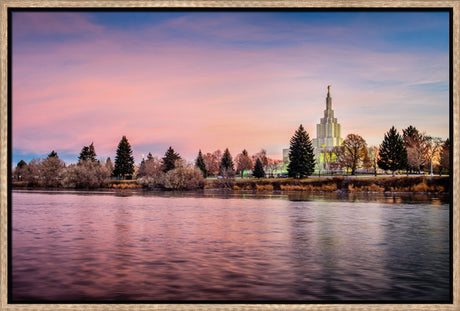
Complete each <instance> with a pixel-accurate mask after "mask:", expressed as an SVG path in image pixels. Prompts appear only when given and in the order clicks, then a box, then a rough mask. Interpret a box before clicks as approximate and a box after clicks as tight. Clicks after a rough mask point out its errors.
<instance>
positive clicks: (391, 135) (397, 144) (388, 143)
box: [377, 126, 407, 176]
mask: <svg viewBox="0 0 460 311" xmlns="http://www.w3.org/2000/svg"><path fill="white" fill-rule="evenodd" d="M377 164H378V166H379V167H380V168H381V169H383V170H390V171H391V172H392V174H393V176H394V175H395V171H397V170H402V169H404V168H406V167H407V150H406V146H405V144H404V140H403V138H402V137H401V135H399V133H398V131H397V130H396V128H395V127H394V126H392V127H391V129H390V130H389V131H388V132H387V133H385V137H384V138H383V142H382V143H381V144H380V151H379V160H378V162H377Z"/></svg>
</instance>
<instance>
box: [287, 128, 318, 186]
mask: <svg viewBox="0 0 460 311" xmlns="http://www.w3.org/2000/svg"><path fill="white" fill-rule="evenodd" d="M314 171H315V155H314V153H313V146H312V143H311V140H310V137H309V136H308V133H307V132H306V131H305V129H304V128H303V126H302V124H301V125H300V126H299V128H298V129H297V131H296V132H295V134H294V136H292V138H291V141H290V147H289V165H288V175H289V177H294V178H302V177H308V176H310V175H311V174H313V172H314Z"/></svg>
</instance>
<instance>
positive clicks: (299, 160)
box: [12, 125, 450, 193]
mask: <svg viewBox="0 0 460 311" xmlns="http://www.w3.org/2000/svg"><path fill="white" fill-rule="evenodd" d="M402 133H403V134H402V135H400V134H399V133H398V131H397V130H396V129H395V128H394V127H392V128H391V129H390V130H389V131H388V132H387V133H385V136H384V140H383V141H382V143H381V145H380V146H379V147H374V146H372V147H368V146H367V144H366V141H365V140H364V138H362V137H361V136H359V135H356V134H349V135H347V137H346V138H345V139H344V141H343V144H342V145H341V146H337V147H334V148H333V150H330V151H328V154H326V156H324V157H323V158H321V159H320V158H319V157H318V155H315V153H314V150H313V148H312V143H311V140H310V138H309V135H308V133H307V132H306V131H305V129H304V128H303V126H302V125H300V126H299V128H298V129H297V130H296V131H295V134H294V136H293V137H292V138H291V141H290V148H289V161H288V163H284V162H283V161H281V160H274V159H271V158H270V157H268V156H267V152H266V151H265V150H264V149H262V150H261V151H260V152H258V153H256V154H253V155H252V156H250V155H249V153H248V151H247V150H246V149H244V150H242V152H241V153H239V154H237V155H236V156H235V157H232V155H231V152H230V150H229V149H228V148H226V149H225V150H224V152H223V153H222V152H221V151H220V150H216V151H214V152H213V153H209V152H208V153H204V152H202V151H201V150H199V151H198V155H197V158H196V160H195V161H194V162H192V163H190V162H187V161H186V160H185V159H183V158H182V157H181V155H180V154H179V153H177V152H176V151H175V150H174V149H173V147H172V146H170V147H169V148H168V149H167V151H166V152H165V154H164V156H163V157H161V158H160V157H158V156H154V155H152V153H149V154H148V155H147V157H146V158H143V159H142V161H141V162H140V164H139V165H135V162H134V157H133V155H132V153H133V151H132V149H131V145H130V143H129V141H128V139H127V138H126V136H123V137H122V139H121V140H120V142H119V144H118V147H117V150H116V156H115V163H112V160H111V158H110V157H109V158H106V159H98V158H97V154H96V150H95V147H94V144H93V143H91V144H90V145H89V146H83V147H82V149H81V152H80V154H79V157H78V162H77V163H75V164H70V165H66V163H65V162H64V161H62V160H61V159H60V158H59V156H58V154H57V152H55V151H54V150H52V151H51V152H50V153H49V154H48V156H47V157H46V158H45V159H32V160H31V161H30V162H29V163H26V162H25V161H23V160H21V161H20V162H18V163H17V165H16V167H15V168H14V170H13V174H12V186H13V187H15V188H16V187H21V188H71V189H122V190H123V189H146V190H174V191H187V190H198V189H204V190H210V189H221V190H226V191H304V192H430V193H443V192H448V191H449V188H450V177H449V176H445V175H446V174H447V175H449V173H450V169H449V168H450V163H449V158H450V156H449V152H450V141H449V139H446V140H445V141H444V140H442V139H440V138H432V137H430V136H428V135H426V134H425V133H421V132H419V131H418V130H417V129H416V128H415V127H413V126H409V127H408V128H406V129H404V130H403V131H402ZM323 155H325V154H323ZM320 167H322V168H323V169H324V170H323V171H321V169H320ZM433 171H435V172H437V173H438V174H439V176H433ZM321 174H322V177H321ZM359 174H361V175H362V176H359ZM428 174H429V176H428ZM443 174H444V176H442V175H443Z"/></svg>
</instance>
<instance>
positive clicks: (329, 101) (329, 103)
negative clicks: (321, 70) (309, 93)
mask: <svg viewBox="0 0 460 311" xmlns="http://www.w3.org/2000/svg"><path fill="white" fill-rule="evenodd" d="M331 110H332V98H331V86H330V85H328V86H327V97H326V111H325V112H324V116H325V117H327V116H329V115H331V112H329V111H331Z"/></svg>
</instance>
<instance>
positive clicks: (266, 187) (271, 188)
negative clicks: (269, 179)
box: [256, 184, 273, 191]
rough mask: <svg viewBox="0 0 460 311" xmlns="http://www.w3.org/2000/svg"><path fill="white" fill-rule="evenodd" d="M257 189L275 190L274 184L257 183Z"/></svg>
mask: <svg viewBox="0 0 460 311" xmlns="http://www.w3.org/2000/svg"><path fill="white" fill-rule="evenodd" d="M256 190H257V191H272V190H273V185H270V184H268V185H257V184H256Z"/></svg>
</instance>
